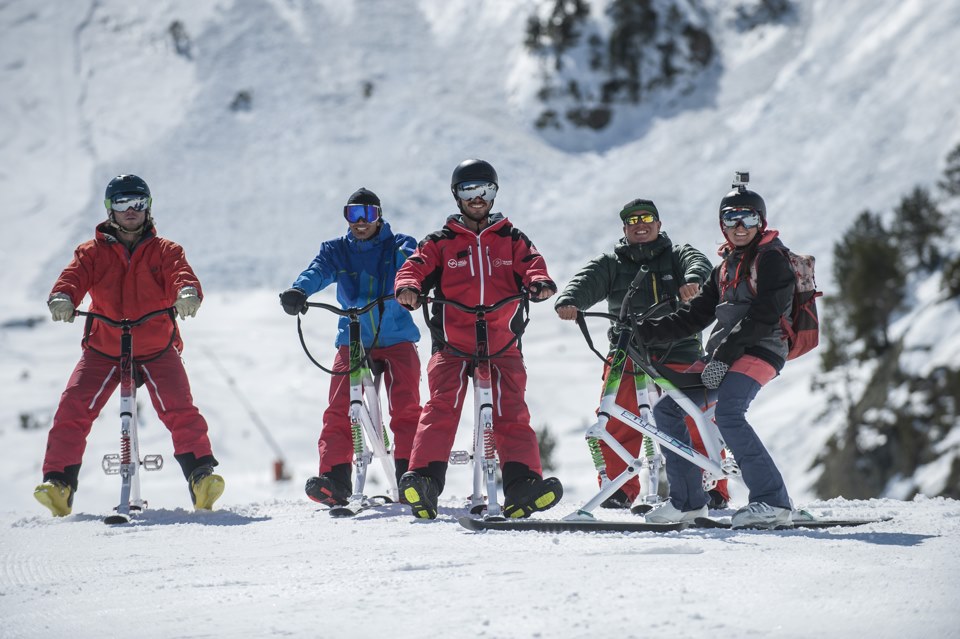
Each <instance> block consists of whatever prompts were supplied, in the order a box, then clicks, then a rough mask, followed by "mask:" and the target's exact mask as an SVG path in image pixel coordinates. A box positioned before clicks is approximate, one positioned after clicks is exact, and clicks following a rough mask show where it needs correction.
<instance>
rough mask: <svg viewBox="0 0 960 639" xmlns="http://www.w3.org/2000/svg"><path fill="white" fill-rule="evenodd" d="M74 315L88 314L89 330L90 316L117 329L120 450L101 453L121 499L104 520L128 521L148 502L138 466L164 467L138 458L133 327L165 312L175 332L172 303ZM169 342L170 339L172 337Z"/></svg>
mask: <svg viewBox="0 0 960 639" xmlns="http://www.w3.org/2000/svg"><path fill="white" fill-rule="evenodd" d="M74 315H76V316H79V317H86V318H88V319H87V322H88V326H87V330H88V331H89V324H90V322H91V321H92V320H97V321H100V322H103V323H104V324H107V325H108V326H113V327H115V328H119V329H120V356H119V358H113V359H118V360H119V368H120V371H119V372H120V453H119V454H117V453H112V454H107V455H104V456H103V460H102V461H101V468H103V472H104V474H106V475H120V503H119V504H118V505H117V507H116V508H115V510H116V511H117V514H116V516H113V517H107V518H106V521H107V523H124V522H127V521H129V519H130V514H131V513H132V512H135V511H136V512H139V511H142V510H143V509H144V508H146V507H147V502H146V501H144V500H143V498H142V497H141V495H140V472H139V471H140V468H141V467H143V468H144V470H160V469H161V468H163V457H162V456H160V455H145V456H144V457H143V459H141V458H140V439H139V436H138V434H137V383H136V377H135V374H134V366H135V365H136V364H137V361H136V360H135V359H134V358H133V328H134V327H136V326H139V325H140V324H143V323H144V322H146V321H148V320H151V319H153V318H154V317H157V316H159V315H167V316H169V317H170V321H171V322H173V323H174V335H176V319H175V315H174V309H173V307H169V308H163V309H160V310H157V311H153V312H151V313H147V314H146V315H144V316H143V317H141V318H140V319H135V320H129V319H122V320H115V319H112V318H110V317H107V316H106V315H101V314H99V313H92V312H89V311H74ZM170 343H171V344H172V343H173V337H171V340H170ZM168 348H169V345H168ZM164 350H166V349H164ZM107 357H110V356H109V355H108V356H107Z"/></svg>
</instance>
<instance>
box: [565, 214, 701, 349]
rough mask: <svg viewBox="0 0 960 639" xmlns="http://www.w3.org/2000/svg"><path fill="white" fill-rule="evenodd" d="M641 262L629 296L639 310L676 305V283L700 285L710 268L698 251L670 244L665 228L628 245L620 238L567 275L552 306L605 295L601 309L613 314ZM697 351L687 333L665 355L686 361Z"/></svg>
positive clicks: (583, 303)
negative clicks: (667, 302)
mask: <svg viewBox="0 0 960 639" xmlns="http://www.w3.org/2000/svg"><path fill="white" fill-rule="evenodd" d="M642 264H646V265H647V268H649V269H650V274H649V275H648V276H647V277H646V278H645V279H644V280H643V282H641V284H640V289H639V290H638V291H637V293H636V294H635V295H634V296H633V298H632V299H631V300H630V312H631V313H641V312H643V311H645V310H647V309H648V308H650V307H651V306H653V305H654V304H657V303H659V302H662V301H664V300H671V301H672V302H673V303H672V304H671V305H670V307H669V308H665V309H664V311H663V313H662V314H663V315H667V314H669V313H671V312H673V311H674V310H677V309H678V308H680V296H679V291H680V287H681V286H682V285H683V284H689V283H697V284H700V285H701V286H703V284H704V282H706V281H707V279H709V277H710V273H711V271H712V270H713V265H712V264H711V263H710V260H708V259H707V257H706V256H705V255H704V254H703V253H701V252H700V251H698V250H697V249H695V248H693V247H692V246H690V245H689V244H683V245H674V244H673V242H671V241H670V238H669V237H667V234H666V233H662V232H661V233H660V237H658V238H657V239H656V240H654V241H653V242H647V243H646V244H629V243H628V242H627V239H626V238H625V237H622V238H620V241H619V242H617V245H616V247H615V248H614V250H613V252H612V253H604V254H603V255H600V256H598V257H595V258H594V259H592V260H590V261H589V262H588V263H587V264H586V266H584V267H583V268H582V269H580V271H579V272H578V273H577V274H576V275H574V276H573V279H571V280H570V283H569V284H567V286H566V287H565V288H564V289H563V292H561V293H560V294H559V295H558V296H557V301H556V302H555V303H554V308H556V307H559V306H568V305H573V306H576V307H577V308H578V309H580V310H582V311H585V310H587V309H589V308H590V307H591V306H593V305H594V304H596V303H597V302H599V301H600V300H604V299H605V300H607V312H609V313H611V314H613V315H617V314H619V313H620V307H621V306H622V305H623V298H624V296H625V295H626V294H627V288H628V287H629V286H630V283H631V282H632V281H633V278H634V277H636V275H637V271H639V270H640V266H641V265H642ZM652 352H653V354H654V355H656V354H659V353H662V352H663V350H660V351H659V353H658V350H657V349H652ZM700 354H701V348H700V336H699V335H693V336H691V337H686V338H683V339H680V340H678V341H677V342H675V343H674V345H673V348H672V349H671V350H670V355H669V358H668V359H669V361H677V362H692V361H694V360H696V359H697V358H698V357H699V356H700Z"/></svg>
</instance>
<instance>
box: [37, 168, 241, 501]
mask: <svg viewBox="0 0 960 639" xmlns="http://www.w3.org/2000/svg"><path fill="white" fill-rule="evenodd" d="M152 203H153V199H152V197H151V195H150V188H149V187H148V186H147V183H146V182H144V181H143V180H142V179H141V178H139V177H137V176H136V175H119V176H117V177H115V178H114V179H112V180H111V181H110V183H109V184H108V185H107V188H106V193H105V201H104V204H105V205H106V207H107V220H106V221H104V222H102V223H100V224H99V225H97V227H96V237H95V238H94V239H93V240H90V241H88V242H84V243H83V244H81V245H80V246H78V247H77V249H76V250H75V251H74V256H73V261H72V262H71V263H70V264H69V265H68V266H67V268H66V269H64V271H63V272H62V273H61V274H60V277H59V278H57V281H56V283H55V284H54V285H53V290H52V291H51V293H50V297H49V298H48V300H47V306H48V308H49V309H50V314H51V316H52V317H53V320H54V321H59V322H73V320H74V317H75V311H76V307H77V306H78V305H79V304H80V303H81V302H82V301H83V298H84V296H86V295H87V294H88V293H89V294H90V312H93V313H99V314H102V315H105V316H107V317H110V318H113V319H117V320H119V319H136V318H139V317H142V316H144V315H146V314H148V313H150V312H152V311H156V310H160V309H163V308H167V307H171V306H172V307H174V308H175V310H176V314H177V315H178V316H179V317H180V318H181V319H184V318H187V317H195V316H196V314H197V309H198V308H199V307H200V301H201V300H202V299H203V293H202V292H201V288H200V282H199V281H198V280H197V276H196V275H195V274H194V272H193V269H191V268H190V265H189V264H188V263H187V259H186V256H185V254H184V251H183V248H182V247H181V246H180V245H178V244H176V243H174V242H171V241H170V240H167V239H163V238H161V237H158V236H157V230H156V227H155V226H154V223H153V217H152V215H151V205H152ZM82 345H83V352H82V353H81V355H80V361H79V362H78V363H77V366H76V368H74V370H73V374H72V375H71V376H70V381H69V382H68V383H67V388H66V390H64V391H63V395H61V397H60V405H59V407H58V408H57V412H56V414H55V415H54V417H53V425H52V426H51V428H50V433H49V435H48V437H47V450H46V455H45V456H44V460H43V483H42V484H40V485H39V486H37V488H36V489H35V490H34V497H35V498H36V499H37V501H39V502H40V503H41V504H43V505H44V506H46V507H47V508H49V509H50V512H51V513H53V515H54V516H57V517H63V516H65V515H69V514H70V513H71V511H72V508H73V498H74V495H75V494H76V492H77V484H78V476H79V473H80V465H81V462H82V458H83V453H84V449H85V448H86V441H87V436H88V435H89V434H90V428H91V426H92V425H93V421H94V420H95V419H96V418H97V416H98V415H99V414H100V411H101V410H102V409H103V407H104V405H105V404H106V403H107V400H109V399H110V396H111V395H112V394H113V392H114V390H115V389H116V388H117V385H118V384H119V382H120V373H119V371H118V369H117V360H116V358H117V357H118V356H119V354H120V329H119V328H114V327H111V326H107V325H106V324H104V323H103V322H97V321H93V322H92V323H91V324H90V325H89V335H88V336H87V337H86V338H85V339H84V341H83V342H82ZM182 350H183V342H182V341H181V339H180V334H179V331H178V330H177V328H176V324H175V322H171V321H170V317H168V316H165V315H161V316H157V317H155V318H153V319H151V320H148V321H147V322H145V323H144V324H141V325H139V326H136V327H134V328H133V358H134V373H135V376H136V378H137V379H138V382H139V381H142V383H143V385H144V386H145V387H146V389H147V391H148V393H149V394H150V399H151V400H152V402H153V406H154V408H155V409H156V411H157V414H158V415H159V417H160V420H161V421H162V422H163V424H164V425H165V426H166V427H167V429H168V430H169V431H170V434H171V435H172V437H173V451H174V457H175V458H176V460H177V461H178V462H179V463H180V467H181V469H182V470H183V475H184V477H185V478H186V479H187V485H188V488H189V491H190V498H191V500H192V501H193V504H194V507H195V508H196V509H197V510H211V509H212V508H213V503H214V502H215V501H216V500H217V498H219V497H220V495H221V494H222V493H223V488H224V482H223V478H222V477H220V476H219V475H215V474H214V473H213V468H214V466H217V465H218V462H217V460H216V459H215V458H214V456H213V451H212V450H211V447H210V439H209V438H208V436H207V422H206V421H205V420H204V418H203V417H202V416H201V415H200V411H198V410H197V408H196V407H195V406H194V405H193V397H192V395H191V393H190V383H189V381H188V380H187V374H186V371H185V370H184V368H183V362H182V361H181V359H180V352H181V351H182Z"/></svg>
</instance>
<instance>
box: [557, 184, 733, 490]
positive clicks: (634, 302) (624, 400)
mask: <svg viewBox="0 0 960 639" xmlns="http://www.w3.org/2000/svg"><path fill="white" fill-rule="evenodd" d="M620 219H621V221H622V222H623V237H621V238H620V240H619V241H618V242H617V244H616V246H615V247H614V249H613V251H612V252H610V253H604V254H602V255H600V256H598V257H596V258H594V259H592V260H590V261H589V262H588V263H587V264H586V265H585V266H584V267H583V268H581V269H580V271H579V272H578V273H577V274H576V275H574V276H573V279H572V280H570V283H569V284H567V286H566V288H564V289H563V292H561V293H560V294H559V295H558V296H557V301H556V303H555V304H554V308H555V309H556V312H557V315H558V316H559V317H560V319H564V320H576V318H577V311H585V310H587V309H588V308H590V307H591V306H593V305H594V304H596V303H597V302H599V301H601V300H604V299H605V300H606V301H607V310H608V312H609V313H611V314H613V315H617V314H619V313H620V308H621V306H622V305H623V298H624V296H625V295H626V293H627V288H628V287H629V285H630V283H631V282H632V281H633V278H634V277H636V275H637V272H638V271H639V270H640V267H641V266H643V265H646V266H647V268H648V269H649V271H650V273H649V275H648V276H647V277H646V278H644V280H643V281H642V282H641V283H640V288H639V290H638V291H637V292H636V293H635V294H634V296H633V297H632V298H631V300H630V313H631V314H636V313H642V312H644V311H646V310H647V309H649V308H650V307H651V306H654V305H655V304H659V303H660V302H663V301H664V300H669V301H670V302H671V303H670V304H669V305H667V306H665V308H664V309H663V312H662V313H660V314H662V315H667V314H669V313H671V312H673V311H674V310H676V309H678V308H679V307H680V305H681V304H685V303H687V302H689V301H690V300H691V299H693V298H694V297H696V296H697V294H698V293H699V292H700V286H701V285H702V284H703V283H704V282H705V281H706V280H707V278H709V277H710V273H711V271H712V270H713V265H712V264H711V263H710V260H709V259H707V257H706V256H705V255H704V254H703V253H701V252H700V251H698V250H697V249H695V248H693V247H692V246H690V245H689V244H674V243H673V242H672V241H671V240H670V238H669V237H668V236H667V234H666V233H664V232H662V231H661V230H660V229H661V222H660V212H659V211H658V210H657V206H656V205H655V204H654V203H653V202H652V201H651V200H644V199H636V200H632V201H630V202H628V203H627V204H625V205H624V206H623V208H622V209H621V210H620ZM702 353H703V351H702V348H701V344H700V336H699V335H692V336H690V337H685V338H683V339H680V340H677V341H676V342H674V343H673V344H672V345H664V346H662V347H659V348H653V349H651V354H652V355H653V356H654V357H656V358H661V359H662V361H663V363H665V364H667V365H669V366H670V367H671V368H675V369H677V370H685V369H686V368H688V367H689V365H690V364H691V363H693V362H695V361H696V360H697V359H698V358H699V357H700V356H701V355H702ZM664 356H665V358H664ZM627 365H628V368H627V371H630V370H632V366H631V363H630V362H628V364H627ZM608 370H609V367H607V368H605V370H604V377H606V373H607V371H608ZM617 403H618V404H620V405H621V406H623V407H625V408H629V409H630V410H631V411H633V412H634V413H637V412H638V411H639V409H638V407H637V390H636V385H635V378H634V377H633V376H632V375H625V376H624V377H623V380H622V382H621V383H620V390H619V392H618V393H617ZM607 431H608V432H609V433H610V434H611V435H613V436H614V437H615V438H616V439H617V441H619V442H620V443H621V444H623V446H624V448H626V449H627V450H628V451H630V452H631V453H632V454H633V455H635V456H639V454H640V449H641V445H642V443H643V435H641V434H640V433H639V432H638V431H637V430H635V429H633V428H631V427H630V426H627V425H626V424H624V423H623V422H621V421H619V420H617V419H614V418H612V417H611V418H610V421H608V422H607ZM695 433H696V431H694V433H693V434H694V437H693V439H694V445H695V446H697V447H698V448H699V449H700V450H702V444H701V443H700V442H699V440H698V438H697V437H696V435H695ZM600 450H601V453H602V454H603V459H604V462H605V464H606V468H607V475H608V476H609V477H617V476H618V475H619V474H620V473H621V472H623V471H624V470H625V469H626V464H625V462H624V461H623V460H622V459H621V458H620V457H619V456H618V455H616V454H614V453H613V452H612V451H610V449H609V447H608V446H607V445H606V444H604V443H603V442H601V443H600ZM639 494H640V481H639V480H638V479H637V478H636V477H633V478H632V479H630V481H628V482H627V483H626V484H624V485H623V486H622V487H621V488H620V489H619V490H617V492H615V493H614V494H613V495H611V496H610V498H608V499H607V500H606V501H605V502H603V506H605V507H607V508H629V507H630V504H632V503H633V501H634V500H635V499H636V498H637V496H638V495H639ZM728 499H729V495H728V493H727V486H726V480H723V481H721V482H720V483H719V484H718V485H717V487H716V488H715V489H714V490H713V491H711V495H710V503H711V507H712V508H725V507H726V502H727V500H728Z"/></svg>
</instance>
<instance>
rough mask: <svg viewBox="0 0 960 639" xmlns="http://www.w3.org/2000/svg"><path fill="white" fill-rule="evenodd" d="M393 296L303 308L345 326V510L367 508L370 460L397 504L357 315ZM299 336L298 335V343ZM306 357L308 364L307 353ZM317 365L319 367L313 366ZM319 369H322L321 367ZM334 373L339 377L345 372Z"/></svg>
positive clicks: (376, 384) (374, 378)
mask: <svg viewBox="0 0 960 639" xmlns="http://www.w3.org/2000/svg"><path fill="white" fill-rule="evenodd" d="M392 298H393V295H387V296H385V297H381V298H378V299H376V300H373V301H372V302H370V303H369V304H367V305H366V306H364V307H362V308H347V309H341V308H338V307H336V306H331V305H330V304H323V303H320V302H306V305H307V306H316V307H319V308H323V309H325V310H328V311H330V312H332V313H334V314H336V315H340V316H342V317H347V318H348V319H349V320H350V324H349V329H348V330H349V338H350V343H349V352H350V358H349V363H348V366H349V369H348V370H349V373H348V374H349V375H350V434H351V438H352V440H353V469H354V474H355V477H354V482H353V486H354V492H353V494H352V495H351V496H350V499H349V501H350V504H348V505H347V506H346V507H347V508H351V507H356V506H362V505H368V504H369V503H370V500H369V499H368V498H367V497H366V495H365V494H364V488H365V487H366V482H367V471H368V469H369V467H370V464H371V463H372V462H373V460H374V459H379V460H380V463H381V465H382V467H383V472H384V474H385V475H386V477H387V486H388V488H387V493H388V497H389V499H390V500H391V501H397V500H398V499H399V496H400V490H399V488H398V486H397V476H396V463H395V461H394V455H393V448H392V447H391V444H390V436H389V434H388V433H387V429H386V427H385V426H384V423H383V411H382V410H381V405H380V382H381V378H382V372H381V371H377V372H376V373H374V371H373V369H372V368H371V364H370V361H369V359H368V358H367V352H366V349H365V348H364V346H363V341H362V340H361V337H360V335H361V333H360V316H361V315H363V314H365V313H367V312H369V311H370V310H371V309H372V308H373V307H374V306H376V305H378V304H382V303H383V302H384V301H385V300H387V299H392ZM302 339H303V335H302V333H301V342H302ZM304 348H305V349H306V344H304ZM307 355H308V356H309V357H310V359H311V361H314V363H315V364H316V363H317V362H316V361H315V360H313V357H312V356H310V353H309V351H308V352H307ZM317 365H318V366H319V364H317ZM321 368H323V367H321ZM324 370H326V369H324ZM327 372H331V371H327ZM334 374H338V375H343V374H347V373H346V372H337V373H334Z"/></svg>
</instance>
